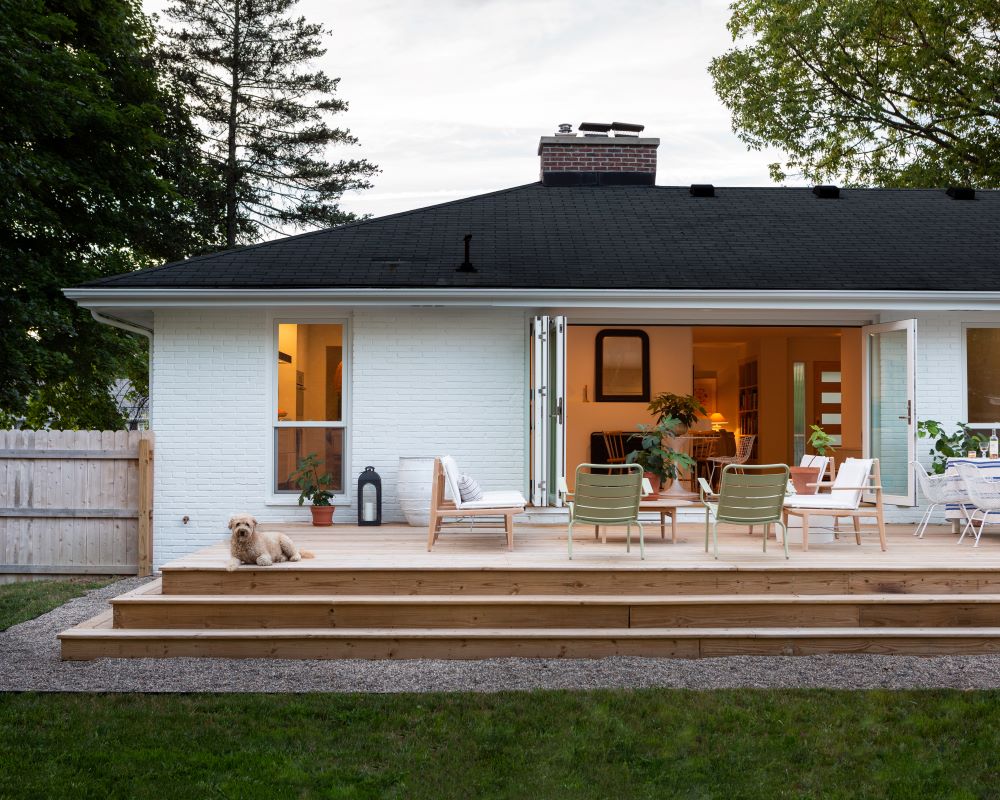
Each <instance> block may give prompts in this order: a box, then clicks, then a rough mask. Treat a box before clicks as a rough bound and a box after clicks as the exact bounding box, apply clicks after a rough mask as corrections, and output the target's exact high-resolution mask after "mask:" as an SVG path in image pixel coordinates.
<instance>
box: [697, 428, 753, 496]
mask: <svg viewBox="0 0 1000 800" xmlns="http://www.w3.org/2000/svg"><path fill="white" fill-rule="evenodd" d="M756 440H757V435H756V434H752V433H751V434H748V435H746V436H741V437H740V440H739V442H738V443H737V445H736V455H734V456H712V457H711V458H710V459H708V462H709V464H711V470H710V472H709V475H708V482H709V483H710V484H712V483H715V473H716V471H717V470H718V469H724V468H725V467H726V466H727V465H729V464H735V465H740V464H746V463H747V462H748V461H749V460H750V455H751V454H752V453H753V443H754V442H755V441H756Z"/></svg>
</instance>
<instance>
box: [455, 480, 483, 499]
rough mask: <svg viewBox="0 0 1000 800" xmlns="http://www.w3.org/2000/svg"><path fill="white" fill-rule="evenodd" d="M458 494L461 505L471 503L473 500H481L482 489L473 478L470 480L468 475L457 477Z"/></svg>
mask: <svg viewBox="0 0 1000 800" xmlns="http://www.w3.org/2000/svg"><path fill="white" fill-rule="evenodd" d="M458 492H459V494H460V495H461V497H462V502H463V503H471V502H473V501H475V500H482V499H483V487H482V486H480V485H479V481H477V480H476V479H475V478H470V477H469V476H468V475H459V476H458Z"/></svg>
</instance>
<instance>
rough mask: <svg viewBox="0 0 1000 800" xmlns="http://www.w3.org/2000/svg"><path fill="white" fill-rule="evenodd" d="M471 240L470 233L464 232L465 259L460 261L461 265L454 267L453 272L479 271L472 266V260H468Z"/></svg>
mask: <svg viewBox="0 0 1000 800" xmlns="http://www.w3.org/2000/svg"><path fill="white" fill-rule="evenodd" d="M471 241H472V234H471V233H467V234H465V261H463V262H462V266H460V267H459V268H458V269H456V270H455V272H479V270H477V269H476V268H475V267H474V266H472V262H471V261H469V242H471Z"/></svg>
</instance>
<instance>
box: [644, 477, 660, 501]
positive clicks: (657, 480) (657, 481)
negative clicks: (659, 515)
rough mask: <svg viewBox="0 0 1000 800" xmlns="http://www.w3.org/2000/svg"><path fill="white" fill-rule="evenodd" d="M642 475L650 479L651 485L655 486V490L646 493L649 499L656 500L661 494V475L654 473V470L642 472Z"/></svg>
mask: <svg viewBox="0 0 1000 800" xmlns="http://www.w3.org/2000/svg"><path fill="white" fill-rule="evenodd" d="M642 477H644V478H646V479H648V480H649V483H650V485H651V486H652V487H653V491H652V492H650V493H649V494H647V495H646V499H647V500H656V499H657V498H658V497H659V496H660V476H659V475H654V474H653V473H652V472H644V473H642Z"/></svg>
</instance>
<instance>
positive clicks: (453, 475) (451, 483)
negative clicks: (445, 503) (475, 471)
mask: <svg viewBox="0 0 1000 800" xmlns="http://www.w3.org/2000/svg"><path fill="white" fill-rule="evenodd" d="M441 466H442V467H444V477H445V480H446V481H447V482H448V489H449V491H450V492H451V499H452V500H453V501H454V502H455V505H456V507H458V508H461V507H462V492H461V491H460V490H459V488H458V476H459V471H458V464H456V463H455V459H453V458H452V457H451V456H441Z"/></svg>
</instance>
